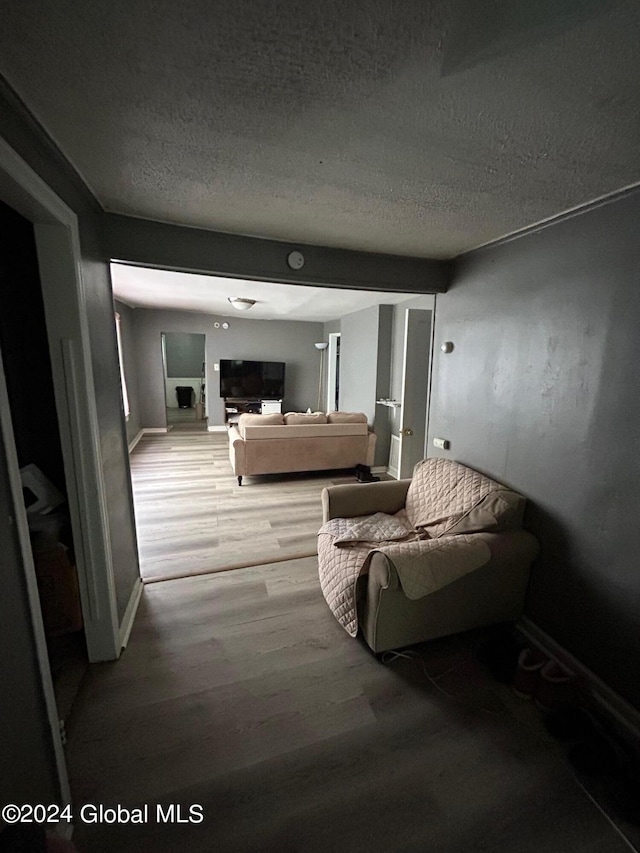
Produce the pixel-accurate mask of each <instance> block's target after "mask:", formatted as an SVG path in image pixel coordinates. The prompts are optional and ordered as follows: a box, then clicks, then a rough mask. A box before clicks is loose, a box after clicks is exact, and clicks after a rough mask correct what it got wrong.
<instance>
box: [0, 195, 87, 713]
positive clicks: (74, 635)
mask: <svg viewBox="0 0 640 853" xmlns="http://www.w3.org/2000/svg"><path fill="white" fill-rule="evenodd" d="M0 233H2V242H1V246H2V248H1V249H0V351H1V354H2V368H3V371H2V372H3V381H4V385H5V388H6V400H7V402H8V406H7V409H8V411H7V412H6V418H7V421H6V422H5V425H4V428H3V432H4V441H5V443H6V442H7V440H8V435H7V433H8V432H10V433H11V434H12V437H13V443H14V446H15V454H16V461H17V467H18V469H19V472H20V478H21V485H22V497H23V501H24V507H25V510H26V517H27V522H28V542H27V541H25V543H24V544H25V547H28V548H29V550H30V556H31V558H32V560H33V565H34V568H35V576H36V581H37V593H38V597H37V602H38V606H39V609H40V613H41V616H42V624H43V627H44V634H45V641H46V652H47V658H48V664H49V669H50V674H51V681H52V685H53V692H54V697H55V704H56V710H57V717H58V719H59V720H60V721H61V723H62V724H63V723H64V721H65V720H66V719H67V718H68V716H69V714H70V712H71V707H72V705H73V703H74V700H75V698H76V695H77V692H78V690H79V687H80V682H81V680H82V678H83V676H84V674H85V672H86V669H87V667H88V663H89V660H88V655H87V642H86V635H85V629H84V621H83V612H82V604H81V600H80V591H79V583H78V572H77V568H76V565H77V561H76V552H77V542H76V540H75V538H74V531H73V528H72V523H71V513H70V508H69V495H68V492H67V481H66V477H65V466H64V457H63V450H62V441H61V435H60V426H59V417H58V411H57V406H56V399H55V392H54V382H53V374H52V366H51V359H50V355H49V341H48V336H47V326H46V320H45V309H44V300H43V295H42V287H41V281H40V274H39V269H38V258H37V252H36V240H35V234H34V228H33V225H32V224H31V222H29V221H28V220H27V219H25V218H23V217H22V216H21V215H20V214H18V213H17V212H16V211H15V210H13V209H12V208H10V207H9V206H8V205H6V204H4V203H3V202H1V201H0ZM3 393H5V391H4V389H3Z"/></svg>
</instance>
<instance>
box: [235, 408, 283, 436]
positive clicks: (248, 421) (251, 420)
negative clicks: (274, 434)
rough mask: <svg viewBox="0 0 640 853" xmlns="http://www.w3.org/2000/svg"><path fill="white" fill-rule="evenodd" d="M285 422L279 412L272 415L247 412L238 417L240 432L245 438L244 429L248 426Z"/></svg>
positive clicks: (273, 424)
mask: <svg viewBox="0 0 640 853" xmlns="http://www.w3.org/2000/svg"><path fill="white" fill-rule="evenodd" d="M283 424H284V418H283V416H282V415H281V414H278V413H274V414H272V415H252V414H249V413H247V412H245V413H244V414H243V415H240V417H239V418H238V432H239V433H240V435H241V436H242V438H244V437H245V435H244V431H245V428H246V427H248V426H276V425H280V426H282V425H283Z"/></svg>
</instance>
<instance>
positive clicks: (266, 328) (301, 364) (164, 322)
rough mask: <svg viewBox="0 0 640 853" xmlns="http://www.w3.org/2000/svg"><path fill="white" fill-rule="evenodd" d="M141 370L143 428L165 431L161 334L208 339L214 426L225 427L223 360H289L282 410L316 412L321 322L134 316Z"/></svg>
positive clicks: (146, 311) (141, 312) (139, 312)
mask: <svg viewBox="0 0 640 853" xmlns="http://www.w3.org/2000/svg"><path fill="white" fill-rule="evenodd" d="M224 320H226V321H228V323H229V328H228V329H226V330H225V329H222V328H219V329H215V328H214V322H216V321H218V322H222V321H224ZM134 329H135V349H136V370H137V373H138V377H139V380H140V382H141V383H142V382H143V383H144V389H145V392H144V394H141V395H140V403H141V415H140V416H141V425H142V426H143V427H163V426H166V423H167V421H166V411H165V396H164V374H163V369H162V358H161V343H160V335H161V333H162V332H195V333H198V334H204V335H206V354H207V400H208V411H209V426H216V425H221V424H223V423H224V411H223V404H222V401H221V399H220V380H219V374H218V373H217V372H215V370H214V365H215V364H217V363H218V362H219V361H220V359H221V358H246V359H249V360H257V361H260V360H263V361H284V362H285V363H286V370H285V399H284V402H283V411H285V412H286V411H304V410H305V409H307V408H308V407H309V406H310V407H311V408H315V404H316V400H317V395H318V370H319V355H318V350H317V349H316V348H315V347H314V342H315V341H319V340H321V338H322V324H321V323H303V322H299V323H298V322H287V321H284V320H248V319H244V318H242V317H238V318H236V317H217V316H214V315H212V314H202V313H198V312H191V311H162V310H155V309H150V308H137V309H136V310H135V311H134Z"/></svg>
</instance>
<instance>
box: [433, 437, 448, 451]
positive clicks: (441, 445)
mask: <svg viewBox="0 0 640 853" xmlns="http://www.w3.org/2000/svg"><path fill="white" fill-rule="evenodd" d="M433 446H434V447H437V448H438V449H439V450H448V449H449V442H448V441H447V439H446V438H434V439H433Z"/></svg>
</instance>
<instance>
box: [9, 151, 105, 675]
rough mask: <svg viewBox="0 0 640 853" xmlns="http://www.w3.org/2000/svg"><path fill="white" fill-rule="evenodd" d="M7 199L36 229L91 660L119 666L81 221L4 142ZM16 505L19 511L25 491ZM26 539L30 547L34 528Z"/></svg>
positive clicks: (20, 492) (15, 499)
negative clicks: (116, 660) (112, 661)
mask: <svg viewBox="0 0 640 853" xmlns="http://www.w3.org/2000/svg"><path fill="white" fill-rule="evenodd" d="M0 199H2V201H4V202H5V203H6V204H8V205H9V206H10V207H12V208H13V209H14V210H16V211H17V212H18V213H19V214H21V215H22V216H24V217H25V218H26V219H28V220H30V221H31V222H32V223H33V225H34V232H35V239H36V249H37V254H38V266H39V272H40V283H41V287H42V297H43V301H44V310H45V318H46V325H47V337H48V340H49V354H50V358H51V369H52V374H53V386H54V394H55V401H56V409H57V413H58V422H59V425H60V439H61V444H62V455H63V460H64V471H65V481H66V487H67V496H68V502H69V512H70V516H71V525H72V529H73V540H74V550H75V556H76V566H77V570H78V581H79V586H80V596H81V601H82V613H83V619H84V629H85V636H86V641H87V652H88V655H89V660H90V661H99V660H115V659H116V658H118V656H119V654H120V651H121V646H120V639H119V630H118V616H117V607H116V597H115V584H114V579H113V566H112V558H111V544H110V540H109V520H108V514H107V505H106V495H105V485H104V479H103V474H102V464H101V447H100V436H99V430H98V416H97V411H96V402H95V390H94V385H93V372H92V368H91V350H90V343H89V329H88V322H87V311H86V296H85V292H84V285H83V281H82V274H81V265H80V258H81V253H80V238H79V232H78V220H77V217H76V214H75V213H74V212H73V211H72V210H71V209H70V208H69V207H67V205H66V204H65V203H64V202H63V201H62V200H61V199H60V198H59V196H57V195H56V194H55V193H54V192H53V191H52V190H51V189H50V187H49V186H48V185H47V184H46V183H45V182H44V181H43V180H42V179H41V178H40V177H39V175H37V174H36V173H35V172H34V171H33V169H31V167H30V166H29V165H28V164H27V163H26V162H25V161H24V160H23V159H22V158H21V157H20V156H19V155H18V154H17V153H16V152H15V151H14V150H13V149H12V148H11V147H10V146H9V145H8V144H7V143H6V142H5V140H4V139H2V138H0ZM16 488H17V487H16ZM14 502H15V503H16V513H18V510H19V509H20V507H21V506H22V504H23V501H22V490H21V489H19V490H18V491H15V492H14ZM21 535H22V536H26V537H27V538H26V542H22V546H23V548H24V547H26V546H27V545H28V546H29V549H30V544H29V540H28V530H27V531H26V532H25V531H22V532H21ZM26 570H27V571H28V568H27V569H26ZM32 616H33V618H34V624H35V622H37V618H38V617H37V615H36V614H32ZM45 654H46V649H45ZM46 666H47V667H48V660H47V662H46ZM45 689H46V685H45Z"/></svg>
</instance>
